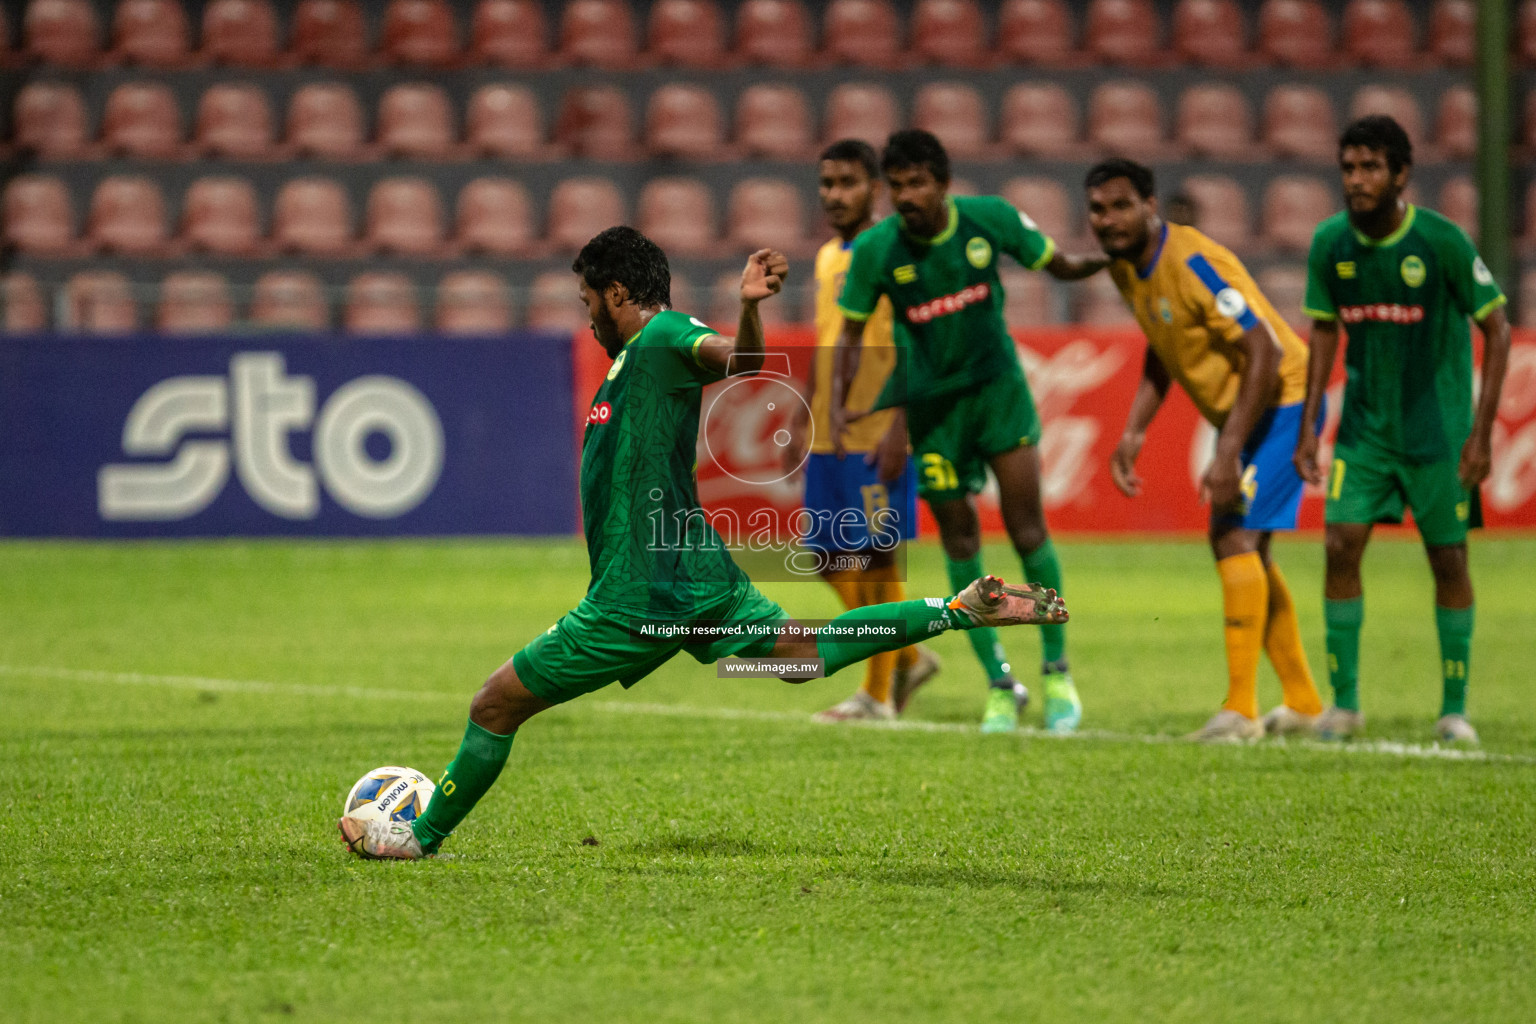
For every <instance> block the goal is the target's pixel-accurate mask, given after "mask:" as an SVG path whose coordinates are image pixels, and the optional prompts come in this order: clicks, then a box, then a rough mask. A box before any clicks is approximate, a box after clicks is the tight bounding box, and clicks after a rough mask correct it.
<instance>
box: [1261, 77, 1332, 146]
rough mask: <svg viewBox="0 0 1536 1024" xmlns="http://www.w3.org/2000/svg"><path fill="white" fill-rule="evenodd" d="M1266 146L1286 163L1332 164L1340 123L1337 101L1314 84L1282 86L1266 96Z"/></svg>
mask: <svg viewBox="0 0 1536 1024" xmlns="http://www.w3.org/2000/svg"><path fill="white" fill-rule="evenodd" d="M1264 145H1265V146H1266V147H1268V149H1269V152H1270V154H1271V155H1273V156H1275V157H1278V158H1280V159H1282V160H1312V161H1327V162H1330V163H1331V162H1332V161H1333V160H1334V158H1335V157H1336V156H1337V155H1338V145H1339V120H1338V115H1337V114H1335V113H1334V109H1333V100H1331V99H1329V98H1328V94H1327V93H1326V92H1324V91H1323V90H1322V89H1320V88H1318V87H1317V86H1314V85H1279V86H1276V87H1275V88H1273V89H1271V90H1270V91H1269V93H1268V94H1267V95H1266V96H1265V97H1264Z"/></svg>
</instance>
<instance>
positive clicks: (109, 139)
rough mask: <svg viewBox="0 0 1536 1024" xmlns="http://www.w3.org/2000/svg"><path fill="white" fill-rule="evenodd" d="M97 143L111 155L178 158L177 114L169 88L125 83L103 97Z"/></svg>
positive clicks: (172, 94)
mask: <svg viewBox="0 0 1536 1024" xmlns="http://www.w3.org/2000/svg"><path fill="white" fill-rule="evenodd" d="M101 141H102V144H103V145H104V146H105V147H106V149H107V151H108V152H109V153H111V154H112V155H114V156H125V157H138V158H141V159H147V160H171V159H175V158H176V157H178V156H180V155H181V111H180V110H179V109H177V106H176V95H175V94H174V93H173V92H171V87H170V86H168V85H161V84H159V83H157V82H125V83H124V84H122V85H120V86H118V87H117V88H116V89H113V90H112V92H111V93H110V94H108V96H107V105H106V107H105V109H104V110H103V111H102V115H101Z"/></svg>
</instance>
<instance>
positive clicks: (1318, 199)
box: [1260, 174, 1339, 256]
mask: <svg viewBox="0 0 1536 1024" xmlns="http://www.w3.org/2000/svg"><path fill="white" fill-rule="evenodd" d="M1338 209H1339V191H1338V187H1337V186H1336V185H1334V184H1333V183H1331V182H1328V181H1324V180H1323V179H1322V178H1319V177H1315V176H1313V175H1300V174H1285V175H1281V176H1279V177H1277V178H1274V179H1273V180H1271V181H1270V183H1269V184H1268V185H1267V186H1266V187H1265V189H1264V209H1263V213H1262V214H1261V215H1260V233H1261V234H1262V235H1263V237H1264V241H1265V242H1267V243H1268V244H1270V245H1273V246H1274V247H1276V248H1277V249H1280V250H1281V251H1283V252H1288V253H1296V254H1299V255H1303V256H1304V255H1306V253H1307V250H1309V249H1310V248H1311V247H1312V233H1313V231H1315V230H1316V228H1317V225H1318V224H1320V223H1321V222H1322V221H1324V220H1326V219H1327V218H1329V217H1331V216H1333V215H1334V214H1335V213H1336V212H1338Z"/></svg>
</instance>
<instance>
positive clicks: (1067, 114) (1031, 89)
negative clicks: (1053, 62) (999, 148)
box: [998, 82, 1083, 160]
mask: <svg viewBox="0 0 1536 1024" xmlns="http://www.w3.org/2000/svg"><path fill="white" fill-rule="evenodd" d="M999 120H1000V123H999V127H998V135H999V136H1000V137H1001V139H1002V142H1003V145H1004V146H1005V147H1007V148H1008V150H1009V151H1011V152H1013V153H1017V154H1019V155H1020V156H1032V157H1047V158H1054V159H1061V160H1070V159H1076V158H1077V157H1078V156H1080V155H1081V153H1082V149H1083V145H1082V141H1081V140H1082V134H1081V133H1082V123H1081V119H1080V117H1079V116H1078V111H1077V101H1076V100H1074V99H1073V98H1072V94H1071V93H1069V92H1067V90H1066V89H1064V88H1062V87H1061V86H1059V85H1054V84H1047V83H1041V82H1025V83H1022V84H1020V85H1015V86H1013V87H1012V88H1010V89H1009V90H1008V91H1007V92H1006V93H1005V94H1004V95H1003V113H1002V117H1001V118H1000V119H999Z"/></svg>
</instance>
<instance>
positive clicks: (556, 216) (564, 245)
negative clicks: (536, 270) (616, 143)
mask: <svg viewBox="0 0 1536 1024" xmlns="http://www.w3.org/2000/svg"><path fill="white" fill-rule="evenodd" d="M628 219H629V218H628V216H627V215H626V213H625V210H624V197H623V196H622V195H620V194H619V189H618V186H617V185H615V184H614V183H613V182H611V181H609V180H608V179H607V178H566V179H565V180H564V181H562V182H560V183H559V184H558V185H556V186H555V187H554V190H553V191H551V192H550V194H549V222H548V228H547V229H546V231H545V232H544V236H545V238H546V240H547V241H548V242H549V244H550V246H551V247H552V248H553V249H554V250H555V252H554V255H555V257H556V258H557V259H564V258H565V257H567V256H574V255H576V253H577V252H579V251H580V250H581V247H582V246H584V245H586V244H587V243H588V242H589V241H591V240H592V237H593V236H594V235H596V234H597V233H598V232H600V231H604V230H606V229H607V228H611V227H614V226H615V225H618V224H624V223H626V222H627V221H628Z"/></svg>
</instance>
